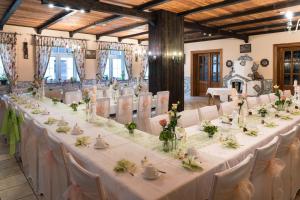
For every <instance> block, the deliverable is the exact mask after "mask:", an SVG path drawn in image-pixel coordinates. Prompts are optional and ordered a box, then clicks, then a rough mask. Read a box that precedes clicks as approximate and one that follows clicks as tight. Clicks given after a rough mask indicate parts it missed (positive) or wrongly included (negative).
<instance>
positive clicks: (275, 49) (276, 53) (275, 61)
mask: <svg viewBox="0 0 300 200" xmlns="http://www.w3.org/2000/svg"><path fill="white" fill-rule="evenodd" d="M296 46H300V42H293V43H281V44H273V85H275V84H276V85H279V83H278V81H279V73H278V70H279V63H278V62H279V61H278V57H279V49H281V48H289V47H296Z"/></svg>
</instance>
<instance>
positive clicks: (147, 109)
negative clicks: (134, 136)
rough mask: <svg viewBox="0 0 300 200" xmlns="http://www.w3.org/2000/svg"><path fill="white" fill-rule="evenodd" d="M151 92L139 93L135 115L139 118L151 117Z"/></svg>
mask: <svg viewBox="0 0 300 200" xmlns="http://www.w3.org/2000/svg"><path fill="white" fill-rule="evenodd" d="M151 108H152V93H142V94H140V95H139V100H138V109H137V116H138V118H139V119H148V118H150V117H151Z"/></svg>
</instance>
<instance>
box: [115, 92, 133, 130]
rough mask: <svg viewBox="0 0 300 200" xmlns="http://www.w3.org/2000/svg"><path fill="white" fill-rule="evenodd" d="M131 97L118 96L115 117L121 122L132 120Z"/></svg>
mask: <svg viewBox="0 0 300 200" xmlns="http://www.w3.org/2000/svg"><path fill="white" fill-rule="evenodd" d="M132 112H133V97H132V96H121V97H119V98H118V103H117V113H116V119H117V121H118V122H119V123H121V124H127V123H130V122H132Z"/></svg>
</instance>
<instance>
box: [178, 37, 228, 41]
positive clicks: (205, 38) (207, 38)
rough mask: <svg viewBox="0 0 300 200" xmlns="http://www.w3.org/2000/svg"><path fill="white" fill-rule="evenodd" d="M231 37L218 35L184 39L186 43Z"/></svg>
mask: <svg viewBox="0 0 300 200" xmlns="http://www.w3.org/2000/svg"><path fill="white" fill-rule="evenodd" d="M228 38H230V37H228V36H216V37H203V38H197V39H190V40H186V39H185V40H184V43H194V42H204V41H210V40H220V39H228Z"/></svg>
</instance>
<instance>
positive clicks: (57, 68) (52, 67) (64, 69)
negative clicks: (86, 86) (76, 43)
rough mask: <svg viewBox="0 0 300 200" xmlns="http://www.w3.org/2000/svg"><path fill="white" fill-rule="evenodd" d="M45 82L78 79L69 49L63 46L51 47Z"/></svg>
mask: <svg viewBox="0 0 300 200" xmlns="http://www.w3.org/2000/svg"><path fill="white" fill-rule="evenodd" d="M46 77H48V78H47V82H48V83H49V82H50V83H51V82H59V81H67V80H70V79H71V78H72V79H73V81H78V80H79V77H78V73H77V70H76V64H75V60H74V57H73V53H72V51H71V49H69V48H68V49H67V48H64V47H53V48H52V51H51V56H50V60H49V64H48V68H47V71H46V73H45V78H46Z"/></svg>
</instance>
